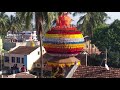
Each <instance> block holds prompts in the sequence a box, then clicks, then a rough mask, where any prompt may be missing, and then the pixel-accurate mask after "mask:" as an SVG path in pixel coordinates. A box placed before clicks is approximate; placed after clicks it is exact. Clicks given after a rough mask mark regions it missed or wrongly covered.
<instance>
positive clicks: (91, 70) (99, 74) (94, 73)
mask: <svg viewBox="0 0 120 90" xmlns="http://www.w3.org/2000/svg"><path fill="white" fill-rule="evenodd" d="M72 78H120V69H119V68H110V70H106V68H105V67H100V66H79V67H78V68H77V70H76V71H75V72H74V74H73V76H72Z"/></svg>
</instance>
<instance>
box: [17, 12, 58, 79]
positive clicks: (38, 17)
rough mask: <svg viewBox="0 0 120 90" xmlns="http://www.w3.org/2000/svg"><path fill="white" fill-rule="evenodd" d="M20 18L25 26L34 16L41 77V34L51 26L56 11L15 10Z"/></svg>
mask: <svg viewBox="0 0 120 90" xmlns="http://www.w3.org/2000/svg"><path fill="white" fill-rule="evenodd" d="M17 13H18V15H19V16H20V18H21V20H23V21H25V25H26V28H27V29H28V28H29V25H30V23H31V21H32V19H33V15H34V16H35V27H36V31H37V36H38V40H40V51H41V60H40V63H41V77H43V69H42V68H43V57H42V36H43V35H44V33H45V32H46V31H48V30H49V29H50V28H51V24H52V21H53V20H54V19H56V18H57V16H58V12H17Z"/></svg>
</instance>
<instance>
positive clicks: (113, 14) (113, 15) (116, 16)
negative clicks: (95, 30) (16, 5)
mask: <svg viewBox="0 0 120 90" xmlns="http://www.w3.org/2000/svg"><path fill="white" fill-rule="evenodd" d="M14 13H15V12H7V14H8V15H11V14H12V15H14ZM106 13H107V14H108V16H109V17H111V19H109V20H107V21H106V23H107V24H110V23H112V22H113V21H114V20H115V19H119V20H120V12H106ZM71 17H72V16H71ZM72 19H73V20H74V21H73V22H72V23H74V24H76V22H77V21H78V19H79V17H77V16H76V17H72Z"/></svg>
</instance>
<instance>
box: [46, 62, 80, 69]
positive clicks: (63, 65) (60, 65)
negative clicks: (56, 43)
mask: <svg viewBox="0 0 120 90" xmlns="http://www.w3.org/2000/svg"><path fill="white" fill-rule="evenodd" d="M47 65H48V66H54V67H56V66H59V67H61V68H64V67H66V66H67V67H70V66H71V65H75V63H73V62H71V63H67V64H59V63H55V62H47ZM77 65H78V66H79V65H81V63H80V61H79V62H77Z"/></svg>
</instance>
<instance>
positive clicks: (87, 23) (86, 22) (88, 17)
mask: <svg viewBox="0 0 120 90" xmlns="http://www.w3.org/2000/svg"><path fill="white" fill-rule="evenodd" d="M83 13H84V14H85V15H83V16H81V17H80V19H79V20H78V22H77V25H78V26H79V25H81V22H82V25H81V31H82V33H83V34H84V35H88V36H89V37H90V38H92V37H93V32H94V30H95V29H96V28H97V27H98V26H100V25H102V24H105V21H106V20H107V19H108V18H110V17H108V16H107V14H106V13H105V12H74V13H73V16H76V15H77V14H83ZM89 52H91V50H90V40H89Z"/></svg>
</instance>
